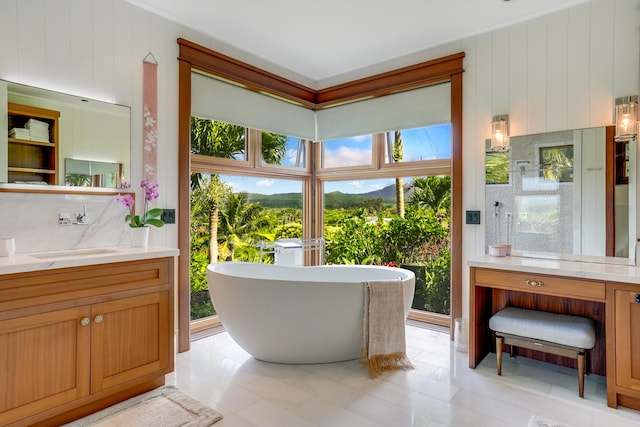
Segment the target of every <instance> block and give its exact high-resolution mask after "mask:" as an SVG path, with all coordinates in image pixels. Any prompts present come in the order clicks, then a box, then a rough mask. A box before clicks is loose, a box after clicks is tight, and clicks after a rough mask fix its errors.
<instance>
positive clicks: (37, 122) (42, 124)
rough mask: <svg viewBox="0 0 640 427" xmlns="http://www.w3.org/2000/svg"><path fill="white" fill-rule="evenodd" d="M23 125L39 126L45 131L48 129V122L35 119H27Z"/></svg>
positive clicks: (28, 126) (27, 126) (29, 127)
mask: <svg viewBox="0 0 640 427" xmlns="http://www.w3.org/2000/svg"><path fill="white" fill-rule="evenodd" d="M24 127H26V128H27V129H34V128H40V129H46V130H47V132H48V131H49V123H47V122H43V121H41V120H36V119H29V120H27V123H25V124H24Z"/></svg>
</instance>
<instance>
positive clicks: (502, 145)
mask: <svg viewBox="0 0 640 427" xmlns="http://www.w3.org/2000/svg"><path fill="white" fill-rule="evenodd" d="M508 119H509V116H508V115H506V114H505V115H502V116H493V121H492V122H491V150H492V151H507V150H508V149H509V129H508V124H507V121H508Z"/></svg>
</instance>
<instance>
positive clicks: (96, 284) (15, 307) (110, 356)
mask: <svg viewBox="0 0 640 427" xmlns="http://www.w3.org/2000/svg"><path fill="white" fill-rule="evenodd" d="M173 262H174V260H173V258H171V257H169V258H159V259H153V260H143V261H130V262H122V263H113V264H99V265H93V266H91V267H74V268H68V269H59V270H49V271H42V272H34V273H21V274H14V275H5V276H0V425H11V426H22V425H34V424H35V425H59V424H61V423H64V422H67V421H69V420H71V419H74V418H78V417H80V416H83V415H85V414H87V413H90V412H94V411H96V410H98V409H101V408H103V407H106V406H109V405H111V404H113V403H115V402H117V401H121V400H125V399H127V398H128V397H130V396H132V395H135V394H138V393H141V392H143V391H146V390H149V389H152V388H155V387H158V386H160V385H162V384H164V376H165V374H167V373H169V372H171V371H173V353H174V352H173V340H174V337H173V335H174V334H173Z"/></svg>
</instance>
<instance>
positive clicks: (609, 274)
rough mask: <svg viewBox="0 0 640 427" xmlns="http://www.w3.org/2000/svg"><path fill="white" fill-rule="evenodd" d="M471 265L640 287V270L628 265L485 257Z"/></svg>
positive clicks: (477, 259) (475, 259)
mask: <svg viewBox="0 0 640 427" xmlns="http://www.w3.org/2000/svg"><path fill="white" fill-rule="evenodd" d="M467 265H468V266H470V267H483V268H493V269H499V270H508V271H518V272H525V273H535V274H551V275H555V276H566V277H578V278H583V279H593V280H606V281H615V282H624V283H633V284H640V267H636V266H633V265H625V264H607V263H601V262H590V261H566V260H558V259H542V258H527V257H518V256H507V257H494V256H489V255H483V256H480V257H477V258H474V259H470V260H468V261H467Z"/></svg>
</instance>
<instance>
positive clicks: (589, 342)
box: [489, 307, 596, 397]
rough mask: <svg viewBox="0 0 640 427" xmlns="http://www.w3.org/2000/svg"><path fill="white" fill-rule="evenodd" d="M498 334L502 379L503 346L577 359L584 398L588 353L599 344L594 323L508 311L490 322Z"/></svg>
mask: <svg viewBox="0 0 640 427" xmlns="http://www.w3.org/2000/svg"><path fill="white" fill-rule="evenodd" d="M489 328H490V329H491V330H492V331H494V332H495V334H496V356H497V362H498V375H502V345H503V344H507V345H510V346H511V355H512V356H515V348H516V347H523V348H527V349H530V350H536V351H541V352H544V353H551V354H555V355H558V356H566V357H571V358H574V359H576V361H577V365H578V393H579V394H580V397H584V373H585V351H586V350H588V349H591V348H593V346H594V344H595V342H596V333H595V326H594V321H593V320H592V319H589V318H586V317H580V316H571V315H567V314H557V313H549V312H546V311H538V310H527V309H524V308H517V307H505V308H504V309H502V310H500V311H498V312H497V313H496V314H495V315H493V316H492V317H491V319H489Z"/></svg>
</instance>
